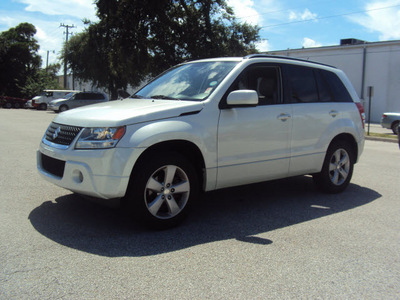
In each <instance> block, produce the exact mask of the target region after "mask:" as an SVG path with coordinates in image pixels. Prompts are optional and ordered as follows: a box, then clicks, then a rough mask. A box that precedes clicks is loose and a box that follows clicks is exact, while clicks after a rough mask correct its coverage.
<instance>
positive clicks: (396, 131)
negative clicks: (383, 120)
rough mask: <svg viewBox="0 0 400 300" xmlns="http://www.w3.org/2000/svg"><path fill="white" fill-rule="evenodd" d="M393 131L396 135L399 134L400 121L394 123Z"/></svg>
mask: <svg viewBox="0 0 400 300" xmlns="http://www.w3.org/2000/svg"><path fill="white" fill-rule="evenodd" d="M392 131H393V133H394V134H395V135H399V122H395V123H393V124H392Z"/></svg>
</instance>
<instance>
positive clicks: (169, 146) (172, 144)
mask: <svg viewBox="0 0 400 300" xmlns="http://www.w3.org/2000/svg"><path fill="white" fill-rule="evenodd" d="M163 152H175V153H178V154H180V155H182V156H184V157H185V158H186V159H187V160H188V161H190V162H191V163H192V164H193V166H194V168H195V170H196V173H197V177H198V178H199V181H200V182H199V186H200V187H202V189H203V190H204V185H205V182H206V172H205V161H204V157H203V154H202V152H201V150H200V149H199V147H198V146H197V145H196V144H194V143H193V142H190V141H187V140H170V141H164V142H159V143H157V144H154V145H152V146H150V147H149V148H147V149H146V150H145V151H144V152H143V153H141V154H140V156H139V158H138V159H137V161H136V163H135V165H134V166H133V169H132V172H131V175H130V178H131V179H132V177H133V174H135V173H136V171H137V170H138V169H139V167H140V165H141V164H143V163H144V161H146V159H151V156H153V155H160V153H163Z"/></svg>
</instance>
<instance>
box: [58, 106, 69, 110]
mask: <svg viewBox="0 0 400 300" xmlns="http://www.w3.org/2000/svg"><path fill="white" fill-rule="evenodd" d="M66 110H68V106H66V105H61V106H60V109H59V112H63V111H66Z"/></svg>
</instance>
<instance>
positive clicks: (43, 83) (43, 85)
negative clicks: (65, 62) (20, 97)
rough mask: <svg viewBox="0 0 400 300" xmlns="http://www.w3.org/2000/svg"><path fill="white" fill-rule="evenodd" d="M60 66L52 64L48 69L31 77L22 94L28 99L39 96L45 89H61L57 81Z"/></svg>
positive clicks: (41, 70) (40, 70) (39, 71)
mask: <svg viewBox="0 0 400 300" xmlns="http://www.w3.org/2000/svg"><path fill="white" fill-rule="evenodd" d="M59 69H60V64H51V65H49V66H48V68H47V69H39V70H38V71H37V72H36V73H35V74H33V75H31V76H29V77H28V78H27V80H26V83H25V85H24V86H23V87H22V89H21V90H22V93H23V94H24V95H26V96H25V97H27V98H32V97H33V96H37V95H39V94H40V93H41V92H42V91H43V90H45V89H54V90H58V89H60V84H59V82H58V79H57V73H58V71H59Z"/></svg>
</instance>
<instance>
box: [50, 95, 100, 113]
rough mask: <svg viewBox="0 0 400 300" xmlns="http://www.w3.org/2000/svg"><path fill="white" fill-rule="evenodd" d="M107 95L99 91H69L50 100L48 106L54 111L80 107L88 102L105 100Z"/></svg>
mask: <svg viewBox="0 0 400 300" xmlns="http://www.w3.org/2000/svg"><path fill="white" fill-rule="evenodd" d="M107 101H108V97H107V95H105V94H104V93H99V92H79V93H69V94H67V95H65V97H64V98H61V99H56V100H53V101H50V103H49V108H50V109H52V110H54V111H55V112H63V111H66V110H68V109H72V108H76V107H81V106H85V105H90V104H96V103H101V102H107Z"/></svg>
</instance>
